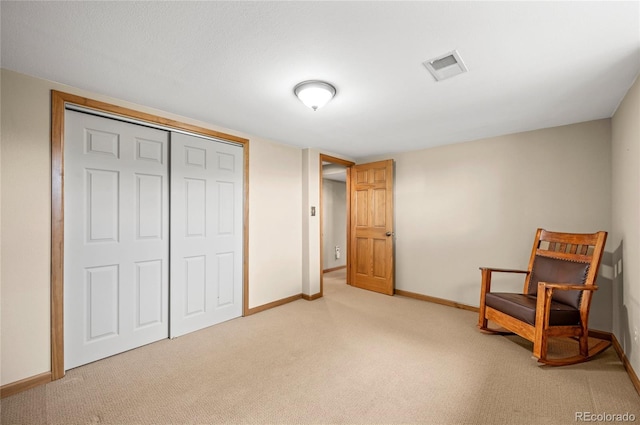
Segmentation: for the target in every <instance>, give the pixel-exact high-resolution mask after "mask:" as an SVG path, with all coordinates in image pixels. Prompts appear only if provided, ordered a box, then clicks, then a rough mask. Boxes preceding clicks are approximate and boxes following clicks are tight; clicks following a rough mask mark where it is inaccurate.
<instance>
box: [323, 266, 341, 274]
mask: <svg viewBox="0 0 640 425" xmlns="http://www.w3.org/2000/svg"><path fill="white" fill-rule="evenodd" d="M346 268H347V265H346V264H345V265H344V266H338V267H332V268H330V269H325V270H322V273H329V272H335V271H336V270H342V269H346Z"/></svg>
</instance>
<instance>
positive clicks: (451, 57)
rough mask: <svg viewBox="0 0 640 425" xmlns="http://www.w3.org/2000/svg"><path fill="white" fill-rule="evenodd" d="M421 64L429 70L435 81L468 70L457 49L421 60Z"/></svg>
mask: <svg viewBox="0 0 640 425" xmlns="http://www.w3.org/2000/svg"><path fill="white" fill-rule="evenodd" d="M422 64H423V65H424V66H425V67H426V68H427V69H428V70H429V72H430V73H431V75H433V78H435V79H436V81H441V80H445V79H447V78H451V77H455V76H456V75H458V74H462V73H463V72H467V71H468V69H467V67H466V66H465V64H464V62H463V61H462V58H461V57H460V53H458V51H457V50H454V51H453V52H449V53H446V54H444V55H440V56H438V57H435V58H433V59H429V60H427V61H425V62H422Z"/></svg>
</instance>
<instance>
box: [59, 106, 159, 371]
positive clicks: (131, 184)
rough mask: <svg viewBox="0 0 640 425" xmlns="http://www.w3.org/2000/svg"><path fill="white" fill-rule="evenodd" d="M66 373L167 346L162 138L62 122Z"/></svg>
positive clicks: (76, 117) (84, 121)
mask: <svg viewBox="0 0 640 425" xmlns="http://www.w3.org/2000/svg"><path fill="white" fill-rule="evenodd" d="M64 140H65V148H64V149H65V151H64V158H65V168H64V176H65V186H64V226H65V227H64V234H65V236H64V276H65V277H64V345H65V350H64V353H65V369H70V368H73V367H76V366H79V365H82V364H86V363H89V362H92V361H94V360H98V359H101V358H104V357H107V356H110V355H113V354H116V353H120V352H123V351H126V350H129V349H131V348H135V347H139V346H141V345H144V344H148V343H150V342H153V341H157V340H160V339H163V338H167V337H168V329H169V326H168V319H169V317H168V305H169V298H168V295H169V287H168V285H169V196H168V189H169V188H168V166H167V164H168V153H169V152H168V144H169V143H168V142H169V133H168V132H166V131H162V130H157V129H151V128H147V127H144V126H140V125H135V124H130V123H125V122H121V121H117V120H112V119H107V118H102V117H97V116H93V115H89V114H84V113H80V112H75V111H66V113H65V138H64Z"/></svg>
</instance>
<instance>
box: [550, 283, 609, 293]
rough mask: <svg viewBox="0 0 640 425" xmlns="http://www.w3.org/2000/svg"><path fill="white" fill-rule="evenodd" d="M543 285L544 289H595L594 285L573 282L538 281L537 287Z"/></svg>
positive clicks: (596, 288)
mask: <svg viewBox="0 0 640 425" xmlns="http://www.w3.org/2000/svg"><path fill="white" fill-rule="evenodd" d="M540 286H544V287H545V288H546V289H551V290H554V289H559V290H561V291H597V290H598V287H597V286H596V285H588V286H587V285H576V284H575V283H547V282H538V288H539V287H540Z"/></svg>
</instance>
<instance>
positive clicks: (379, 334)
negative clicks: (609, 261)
mask: <svg viewBox="0 0 640 425" xmlns="http://www.w3.org/2000/svg"><path fill="white" fill-rule="evenodd" d="M343 279H344V271H343V270H341V271H337V272H333V273H330V274H327V275H325V286H324V295H325V296H324V298H321V299H318V300H315V301H311V302H310V301H304V300H299V301H295V302H293V303H289V304H287V305H284V306H281V307H277V308H274V309H271V310H267V311H264V312H262V313H258V314H255V315H253V316H249V317H245V318H239V319H235V320H231V321H229V322H226V323H223V324H220V325H217V326H213V327H211V328H208V329H205V330H202V331H199V332H195V333H192V334H189V335H186V336H183V337H181V338H178V339H175V340H164V341H160V342H157V343H154V344H150V345H147V346H145V347H141V348H139V349H136V350H132V351H129V352H126V353H123V354H120V355H117V356H114V357H111V358H108V359H104V360H101V361H98V362H95V363H92V364H89V365H86V366H82V367H79V368H76V369H73V370H70V371H68V372H67V375H66V377H65V378H63V379H61V380H59V381H56V382H52V383H50V384H47V385H45V386H41V387H38V388H35V389H33V390H29V391H26V392H23V393H20V394H17V395H15V396H12V397H8V398H6V399H4V400H2V402H1V410H2V411H1V417H2V424H45V423H47V424H84V423H110V424H227V423H228V424H234V423H260V424H263V423H270V424H281V423H282V424H285V423H286V424H290V423H298V424H329V423H349V424H360V423H364V424H377V423H385V424H396V423H403V424H413V423H421V424H509V425H515V424H570V423H576V421H575V417H576V412H591V413H596V414H598V413H600V414H618V413H620V414H624V413H627V412H628V413H631V414H633V415H635V417H636V421H640V396H638V394H637V392H636V391H635V389H634V388H633V386H632V384H631V381H630V379H629V377H628V376H627V374H626V372H625V370H624V368H623V366H622V364H621V363H620V361H619V359H618V358H617V355H616V353H615V351H614V350H613V349H612V348H610V349H608V350H607V351H605V352H604V353H603V354H601V355H600V356H599V357H598V358H596V359H595V360H593V361H591V362H588V363H584V364H580V365H574V366H568V367H562V368H550V367H541V366H538V364H537V363H536V362H535V361H534V360H533V359H532V358H531V345H530V344H529V343H528V342H526V341H523V340H522V339H520V338H518V337H501V336H491V335H484V334H481V333H480V332H478V330H477V329H476V326H475V325H476V321H477V316H476V314H475V313H472V312H469V311H464V310H459V309H455V308H451V307H445V306H441V305H437V304H431V303H427V302H423V301H418V300H414V299H409V298H405V297H400V296H394V297H389V296H386V295H379V294H376V293H372V292H369V291H364V290H360V289H356V288H353V287H350V286H347V285H345V284H344V280H343Z"/></svg>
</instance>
